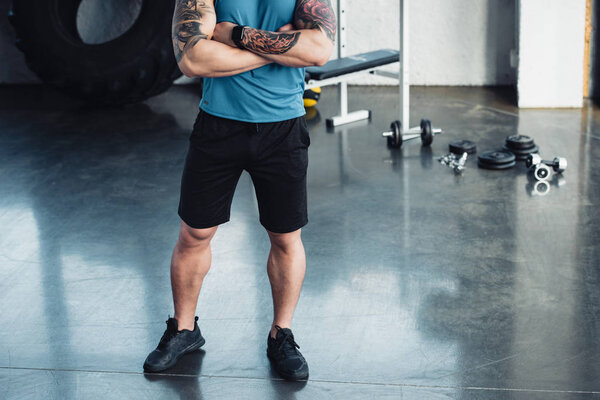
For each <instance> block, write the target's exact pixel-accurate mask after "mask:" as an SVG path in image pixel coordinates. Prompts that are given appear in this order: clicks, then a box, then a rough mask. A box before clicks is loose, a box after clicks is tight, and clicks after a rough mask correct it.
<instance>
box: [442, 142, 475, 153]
mask: <svg viewBox="0 0 600 400" xmlns="http://www.w3.org/2000/svg"><path fill="white" fill-rule="evenodd" d="M448 147H449V148H450V153H454V154H459V155H462V154H463V153H467V154H475V153H477V145H476V144H475V142H471V141H470V140H455V141H453V142H450V144H449V145H448Z"/></svg>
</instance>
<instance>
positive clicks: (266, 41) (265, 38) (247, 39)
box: [242, 28, 300, 54]
mask: <svg viewBox="0 0 600 400" xmlns="http://www.w3.org/2000/svg"><path fill="white" fill-rule="evenodd" d="M299 36H300V33H299V32H294V33H275V32H268V31H262V30H259V29H254V28H244V31H243V34H242V44H243V45H244V48H246V49H248V50H250V51H252V52H253V53H258V54H283V53H285V52H287V51H288V50H289V49H291V48H292V47H294V46H295V45H296V43H297V42H298V37H299Z"/></svg>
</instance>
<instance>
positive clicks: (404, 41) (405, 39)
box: [398, 0, 410, 129]
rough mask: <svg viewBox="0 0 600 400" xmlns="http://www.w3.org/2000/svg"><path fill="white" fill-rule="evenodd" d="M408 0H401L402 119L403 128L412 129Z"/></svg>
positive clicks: (400, 85) (400, 80) (400, 83)
mask: <svg viewBox="0 0 600 400" xmlns="http://www.w3.org/2000/svg"><path fill="white" fill-rule="evenodd" d="M408 9H409V7H408V0H400V74H399V82H398V86H399V87H400V120H401V121H402V127H403V129H410V83H409V76H410V75H409V59H408V58H409V50H410V49H409V36H408V34H409V25H408Z"/></svg>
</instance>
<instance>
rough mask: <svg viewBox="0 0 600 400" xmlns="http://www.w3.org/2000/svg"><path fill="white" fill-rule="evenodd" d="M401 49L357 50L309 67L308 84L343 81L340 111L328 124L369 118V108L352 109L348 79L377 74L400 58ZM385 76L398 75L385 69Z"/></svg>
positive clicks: (335, 83) (326, 83) (320, 84)
mask: <svg viewBox="0 0 600 400" xmlns="http://www.w3.org/2000/svg"><path fill="white" fill-rule="evenodd" d="M399 60H400V55H399V52H398V51H397V50H389V49H382V50H375V51H370V52H368V53H362V54H356V55H353V56H350V57H342V58H338V59H337V60H332V61H329V62H328V63H327V64H325V65H323V66H322V67H308V68H306V73H305V81H306V88H307V89H309V88H313V87H318V86H329V85H337V84H343V85H341V86H340V88H341V89H340V115H338V116H336V117H332V118H328V119H327V125H329V126H337V125H342V124H347V123H350V122H355V121H360V120H363V119H369V118H370V117H371V112H370V111H369V110H359V111H355V112H352V113H348V96H347V91H346V84H345V83H346V82H347V81H349V80H352V79H355V78H356V77H358V76H362V75H365V74H374V73H376V72H377V70H378V69H379V68H381V67H383V66H386V65H390V64H394V63H397V62H399ZM381 75H383V76H388V77H391V78H394V75H395V74H392V73H382V74H381Z"/></svg>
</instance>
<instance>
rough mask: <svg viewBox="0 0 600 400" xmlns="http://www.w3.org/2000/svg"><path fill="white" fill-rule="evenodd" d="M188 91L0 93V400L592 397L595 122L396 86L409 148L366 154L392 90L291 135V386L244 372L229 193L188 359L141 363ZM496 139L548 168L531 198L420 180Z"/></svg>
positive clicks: (493, 181) (253, 210) (359, 96)
mask: <svg viewBox="0 0 600 400" xmlns="http://www.w3.org/2000/svg"><path fill="white" fill-rule="evenodd" d="M197 92H198V90H197V88H195V87H190V86H188V87H174V88H172V89H171V90H170V91H168V92H167V93H165V94H163V95H161V96H158V97H156V98H153V99H151V100H149V101H147V102H145V103H144V104H138V105H133V106H130V107H126V108H114V109H95V108H90V107H85V106H82V105H81V104H79V103H77V102H76V101H73V100H70V99H68V98H65V97H63V96H62V95H60V94H57V93H55V92H53V91H51V90H49V89H43V88H41V87H37V86H26V87H5V88H1V89H0V227H1V230H0V232H1V233H0V305H1V311H0V326H1V327H2V329H1V330H0V398H2V399H123V398H124V399H171V398H174V399H367V398H377V399H379V398H382V399H383V398H386V399H409V400H413V399H468V400H472V399H484V400H488V399H528V400H529V399H534V400H537V399H544V400H555V399H592V398H600V337H599V334H600V271H599V260H600V245H599V239H600V216H599V210H600V186H599V185H600V172H599V171H600V125H599V123H600V121H599V118H600V112H599V110H598V109H597V108H595V107H593V106H591V105H588V106H586V107H585V108H583V109H581V110H580V109H573V110H518V109H516V108H514V106H513V105H512V104H514V99H513V98H512V96H511V92H510V90H507V89H492V88H413V91H412V106H413V107H412V118H413V122H415V125H416V124H418V119H420V118H421V117H427V118H430V119H431V120H432V121H433V123H434V125H436V126H439V127H442V128H444V129H445V131H446V132H445V133H444V134H443V135H441V136H437V137H436V138H435V140H434V142H433V145H432V147H431V148H430V149H426V148H421V146H420V143H419V142H418V141H414V142H411V143H407V144H405V146H404V148H403V149H402V150H400V151H390V150H388V149H387V148H386V145H385V139H384V138H383V137H381V134H380V133H381V131H383V130H385V129H387V128H388V126H389V124H390V122H391V120H392V119H395V115H396V104H397V98H396V89H394V88H368V87H367V88H365V87H359V88H351V90H350V99H351V101H350V108H351V109H357V108H370V109H372V110H373V119H372V120H371V122H370V123H366V122H365V123H357V124H355V125H352V126H347V127H344V128H341V129H338V130H337V131H335V132H328V131H327V130H326V128H325V117H327V116H330V115H334V114H335V112H336V107H337V106H336V102H337V92H336V91H335V89H327V90H325V91H324V94H323V98H322V101H321V102H320V103H319V105H318V110H319V115H317V116H313V117H314V118H313V119H311V121H310V122H309V125H310V129H311V140H312V145H311V148H310V167H309V210H310V223H309V225H308V226H307V227H306V228H305V230H304V232H303V238H304V243H305V246H306V251H307V255H308V272H307V276H306V281H305V284H304V289H303V293H302V296H301V299H300V304H299V306H298V309H297V313H296V317H295V325H294V332H295V335H296V338H297V341H298V342H299V344H300V346H301V351H302V352H303V353H304V355H305V356H306V358H307V360H308V362H309V365H310V370H311V378H310V381H309V382H308V383H288V382H284V381H281V380H280V379H278V378H277V377H276V376H275V375H274V374H273V372H272V371H271V369H270V367H269V364H268V361H267V358H266V356H265V348H266V336H267V331H268V328H269V324H270V318H271V299H270V290H269V283H268V279H267V275H266V270H265V263H266V257H267V252H268V248H269V246H268V239H267V236H266V234H265V232H264V231H263V229H262V227H261V226H260V224H259V223H258V218H257V214H258V213H257V207H256V201H255V197H254V193H253V188H252V185H251V182H250V179H249V177H248V175H243V177H242V179H241V181H240V182H239V185H238V189H237V192H236V197H235V200H234V204H233V211H232V221H231V222H230V223H228V224H226V225H224V226H222V227H221V228H220V230H219V232H218V233H217V235H216V238H215V240H214V243H213V251H214V253H213V267H212V270H211V272H210V274H209V275H208V277H207V279H206V281H205V287H204V289H203V292H202V294H201V297H200V301H199V306H198V314H199V316H200V321H199V323H200V327H201V329H202V332H203V334H204V336H205V337H206V340H207V342H206V345H205V347H204V349H203V350H202V351H201V352H198V353H194V354H191V355H188V356H186V357H185V358H184V359H183V360H182V362H181V363H180V365H178V366H177V367H176V368H174V369H173V370H171V371H168V373H165V374H160V375H144V374H143V373H142V363H143V361H144V359H145V357H146V355H147V354H148V352H149V351H151V350H152V349H153V348H154V347H155V346H156V344H157V341H158V340H159V338H160V336H161V334H162V333H163V331H164V328H165V323H164V322H165V320H166V319H167V316H168V314H169V313H172V304H171V293H170V283H169V259H170V255H171V250H172V247H173V244H174V242H175V240H176V237H177V232H178V224H179V220H178V216H177V213H176V210H177V203H178V195H179V193H178V190H179V180H180V174H181V169H182V164H183V160H184V156H185V153H186V149H187V140H188V137H189V134H190V129H191V126H192V123H193V121H194V119H195V117H196V110H197V103H198V100H199V98H198V93H197ZM516 132H519V133H522V134H527V135H530V136H533V137H534V139H535V141H536V143H537V144H538V145H539V147H540V149H541V154H542V155H543V156H544V157H545V158H553V157H555V156H564V157H566V158H567V159H568V161H569V168H568V169H567V171H566V172H565V173H564V177H563V179H562V180H555V181H553V183H552V185H551V186H550V191H549V192H548V193H547V194H546V195H545V196H540V195H536V193H535V191H534V187H533V182H532V181H531V180H530V178H528V176H527V174H526V170H525V167H524V165H523V163H519V164H518V165H517V167H516V168H514V169H511V170H507V171H488V170H481V169H478V168H477V166H476V159H475V158H473V157H471V158H470V159H469V160H468V161H467V169H466V171H465V172H464V174H463V175H462V176H455V175H454V173H453V171H452V170H451V169H449V168H447V167H445V166H442V165H440V164H439V163H438V162H437V157H439V156H441V155H444V154H445V153H447V150H448V143H449V142H450V141H452V140H455V139H470V140H474V141H476V142H477V144H478V149H479V151H480V152H482V151H485V150H490V149H495V148H498V147H501V146H502V144H503V142H504V138H505V137H506V136H508V135H510V134H514V133H516Z"/></svg>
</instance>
